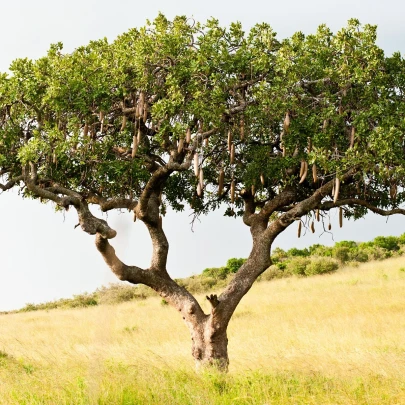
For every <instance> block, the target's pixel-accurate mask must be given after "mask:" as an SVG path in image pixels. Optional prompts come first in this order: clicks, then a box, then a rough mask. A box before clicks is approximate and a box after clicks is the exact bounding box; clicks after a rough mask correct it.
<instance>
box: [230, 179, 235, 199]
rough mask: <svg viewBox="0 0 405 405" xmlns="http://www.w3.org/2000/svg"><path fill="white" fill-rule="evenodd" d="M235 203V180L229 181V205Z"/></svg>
mask: <svg viewBox="0 0 405 405" xmlns="http://www.w3.org/2000/svg"><path fill="white" fill-rule="evenodd" d="M234 202H235V179H232V181H231V203H232V204H233V203H234Z"/></svg>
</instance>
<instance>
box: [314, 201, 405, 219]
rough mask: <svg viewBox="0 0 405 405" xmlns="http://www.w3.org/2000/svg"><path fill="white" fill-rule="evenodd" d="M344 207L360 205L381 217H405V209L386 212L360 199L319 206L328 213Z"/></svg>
mask: <svg viewBox="0 0 405 405" xmlns="http://www.w3.org/2000/svg"><path fill="white" fill-rule="evenodd" d="M344 205H349V206H351V205H360V206H362V207H364V208H367V209H368V210H370V211H371V212H374V213H375V214H378V215H381V216H390V215H395V214H401V215H405V209H402V208H393V209H391V210H384V209H382V208H378V207H376V206H374V205H372V204H371V203H369V202H368V201H365V200H359V199H358V198H345V199H342V200H338V201H336V203H334V202H333V201H326V202H325V203H322V204H321V205H320V206H319V209H321V210H324V211H328V210H330V209H332V208H337V207H342V206H344Z"/></svg>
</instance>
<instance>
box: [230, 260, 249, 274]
mask: <svg viewBox="0 0 405 405" xmlns="http://www.w3.org/2000/svg"><path fill="white" fill-rule="evenodd" d="M245 262H246V259H235V258H233V259H229V260H228V261H227V262H226V268H227V269H228V273H236V272H237V271H238V270H239V269H240V268H241V266H242V264H243V263H245Z"/></svg>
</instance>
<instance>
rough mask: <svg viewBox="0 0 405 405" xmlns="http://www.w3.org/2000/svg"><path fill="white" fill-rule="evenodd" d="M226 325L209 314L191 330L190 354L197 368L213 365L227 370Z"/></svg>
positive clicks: (221, 369)
mask: <svg viewBox="0 0 405 405" xmlns="http://www.w3.org/2000/svg"><path fill="white" fill-rule="evenodd" d="M226 329H227V328H226V327H222V326H221V325H220V324H218V323H216V322H215V321H214V317H213V315H212V314H211V315H209V316H207V317H206V319H204V321H203V322H201V323H200V324H198V325H195V327H194V328H193V329H192V330H191V340H192V351H191V352H192V355H193V358H194V360H195V364H196V368H197V370H200V369H203V368H206V367H214V368H216V369H218V370H220V371H224V372H226V371H228V365H229V358H228V337H227V333H226Z"/></svg>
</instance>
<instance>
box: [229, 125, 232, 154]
mask: <svg viewBox="0 0 405 405" xmlns="http://www.w3.org/2000/svg"><path fill="white" fill-rule="evenodd" d="M231 148H232V132H231V130H230V129H229V130H228V151H229V152H230V151H231Z"/></svg>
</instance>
